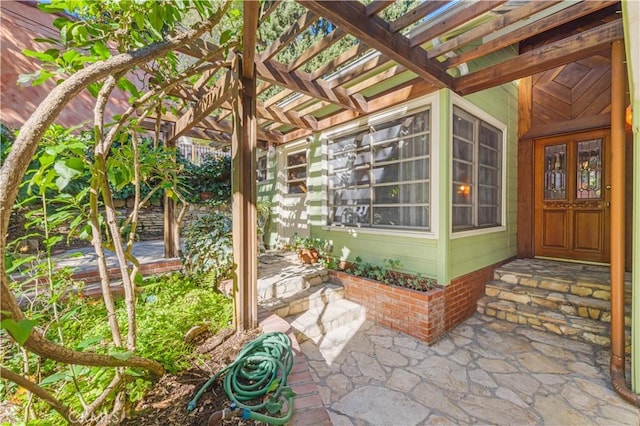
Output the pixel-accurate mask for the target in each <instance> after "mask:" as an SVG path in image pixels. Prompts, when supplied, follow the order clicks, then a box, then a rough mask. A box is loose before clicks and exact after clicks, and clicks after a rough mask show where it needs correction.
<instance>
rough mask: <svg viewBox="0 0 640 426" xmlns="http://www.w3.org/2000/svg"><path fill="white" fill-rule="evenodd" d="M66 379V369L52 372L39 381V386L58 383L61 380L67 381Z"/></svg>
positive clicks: (67, 375) (67, 373) (67, 376)
mask: <svg viewBox="0 0 640 426" xmlns="http://www.w3.org/2000/svg"><path fill="white" fill-rule="evenodd" d="M68 380H70V377H69V372H68V371H66V370H63V371H58V372H57V373H55V374H52V375H51V376H48V377H45V378H44V380H42V381H41V382H40V386H45V385H52V384H54V383H58V382H61V381H68Z"/></svg>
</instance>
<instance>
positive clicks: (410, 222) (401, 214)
mask: <svg viewBox="0 0 640 426" xmlns="http://www.w3.org/2000/svg"><path fill="white" fill-rule="evenodd" d="M428 218H429V209H428V208H427V207H426V206H406V207H373V224H374V225H379V226H404V227H420V228H428V227H429V219H428Z"/></svg>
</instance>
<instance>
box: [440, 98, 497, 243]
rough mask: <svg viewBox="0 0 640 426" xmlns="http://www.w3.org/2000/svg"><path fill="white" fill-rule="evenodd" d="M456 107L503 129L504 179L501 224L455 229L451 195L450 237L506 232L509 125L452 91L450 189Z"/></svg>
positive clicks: (450, 109)
mask: <svg viewBox="0 0 640 426" xmlns="http://www.w3.org/2000/svg"><path fill="white" fill-rule="evenodd" d="M454 107H458V108H460V109H461V110H463V111H465V112H467V113H469V114H471V115H473V116H475V117H477V118H479V119H480V120H483V121H485V122H486V123H487V124H490V125H492V126H493V127H495V128H497V129H499V130H500V131H502V164H501V167H502V170H501V180H502V184H501V188H500V192H501V201H500V203H501V205H500V209H501V211H500V222H501V224H500V225H497V226H492V227H487V228H479V229H469V230H465V231H454V230H453V199H452V198H451V195H450V196H449V238H450V239H452V240H455V239H458V238H465V237H471V236H475V235H484V234H492V233H496V232H505V231H506V230H507V225H506V221H507V148H508V145H507V142H508V135H507V125H506V124H504V123H503V122H501V121H499V120H498V119H496V118H495V117H493V116H492V115H490V114H488V113H487V112H485V111H483V110H482V109H480V108H478V107H477V106H475V105H474V104H472V103H471V102H469V101H468V100H466V99H464V98H463V97H461V96H459V95H457V94H455V93H453V92H452V93H451V105H450V106H449V115H450V116H451V118H452V119H451V120H449V122H450V124H449V135H450V138H449V139H450V140H449V152H450V155H449V159H448V161H449V163H450V164H449V181H448V187H449V189H448V190H449V191H451V182H453V165H452V162H453V108H454Z"/></svg>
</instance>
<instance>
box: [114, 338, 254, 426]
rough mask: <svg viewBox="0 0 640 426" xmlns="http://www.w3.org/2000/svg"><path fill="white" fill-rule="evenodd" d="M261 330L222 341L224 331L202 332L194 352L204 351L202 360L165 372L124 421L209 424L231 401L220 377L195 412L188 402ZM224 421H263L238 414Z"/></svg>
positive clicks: (140, 424) (138, 424)
mask: <svg viewBox="0 0 640 426" xmlns="http://www.w3.org/2000/svg"><path fill="white" fill-rule="evenodd" d="M227 331H228V330H227ZM259 334H260V330H258V329H256V330H251V331H247V332H244V333H242V334H239V335H232V336H231V337H229V338H228V339H227V340H224V341H223V342H220V340H221V336H220V335H211V334H209V335H204V336H200V337H199V338H198V340H197V341H196V342H195V346H194V349H193V352H194V353H198V354H200V360H194V361H193V362H192V364H191V366H190V367H189V369H187V370H185V371H183V372H181V373H179V374H177V375H173V374H166V375H164V376H163V377H162V378H161V379H160V380H159V381H158V382H157V383H155V384H154V386H153V388H151V389H150V390H149V391H148V392H147V393H146V394H145V396H144V398H143V399H142V400H141V401H139V402H138V403H137V404H136V406H135V407H134V411H133V412H130V413H128V416H127V417H128V418H127V419H126V420H124V421H123V422H122V423H121V424H123V425H131V426H133V425H136V426H151V425H158V426H160V425H185V426H186V425H193V426H200V425H207V424H208V421H209V417H210V416H211V414H213V413H214V412H216V411H219V410H222V409H223V408H228V407H229V404H230V402H229V399H228V398H227V395H226V394H225V393H224V391H223V390H222V386H221V383H220V381H217V382H216V383H215V384H214V385H213V386H212V387H211V388H210V389H209V390H208V391H207V392H205V393H204V394H203V396H202V398H200V400H199V401H198V405H197V407H196V409H195V410H194V411H193V412H191V413H189V412H187V404H188V403H189V401H190V400H191V399H192V398H193V396H194V395H195V393H196V392H197V391H198V389H200V387H201V386H202V385H203V384H204V383H205V382H206V381H207V380H208V379H209V378H210V377H211V376H213V375H214V374H215V373H216V372H218V371H219V370H222V369H223V368H224V367H225V366H227V365H228V364H230V363H232V362H233V361H234V360H235V358H236V355H237V354H238V352H239V351H240V349H242V347H243V346H244V345H245V344H246V343H248V342H250V341H251V340H253V339H255V338H256V337H257V336H258V335H259ZM222 336H224V334H222ZM224 424H225V425H236V424H242V425H254V424H261V423H258V422H254V421H253V420H242V419H241V418H239V417H236V418H231V419H227V420H225V421H224Z"/></svg>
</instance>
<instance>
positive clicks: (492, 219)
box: [478, 206, 500, 226]
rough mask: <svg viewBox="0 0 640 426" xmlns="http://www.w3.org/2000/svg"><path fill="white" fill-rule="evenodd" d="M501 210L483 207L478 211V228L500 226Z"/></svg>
mask: <svg viewBox="0 0 640 426" xmlns="http://www.w3.org/2000/svg"><path fill="white" fill-rule="evenodd" d="M499 213H500V210H499V209H498V207H486V206H481V207H480V208H479V209H478V226H490V225H499V224H500V215H499Z"/></svg>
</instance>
